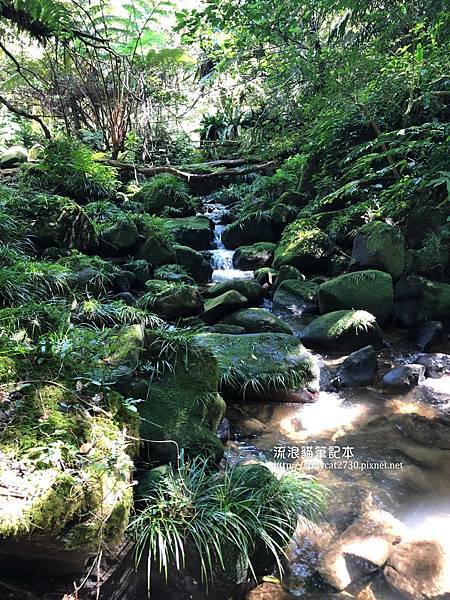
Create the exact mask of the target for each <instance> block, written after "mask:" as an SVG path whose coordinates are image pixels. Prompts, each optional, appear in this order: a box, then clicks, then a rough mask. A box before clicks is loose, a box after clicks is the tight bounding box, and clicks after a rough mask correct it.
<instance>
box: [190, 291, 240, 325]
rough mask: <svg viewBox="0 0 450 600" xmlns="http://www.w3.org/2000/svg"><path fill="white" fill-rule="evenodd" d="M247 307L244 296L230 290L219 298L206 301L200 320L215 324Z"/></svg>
mask: <svg viewBox="0 0 450 600" xmlns="http://www.w3.org/2000/svg"><path fill="white" fill-rule="evenodd" d="M247 305H248V301H247V298H246V297H245V296H243V295H242V294H240V293H239V292H236V291H235V290H230V291H228V292H225V293H223V294H221V295H220V296H216V297H215V298H210V299H209V300H206V302H205V310H204V311H203V313H202V315H201V318H202V319H203V321H205V323H209V324H212V323H216V322H217V321H219V320H220V319H222V318H223V317H224V316H225V315H227V314H229V313H230V312H233V311H235V310H236V309H238V308H242V307H244V306H247Z"/></svg>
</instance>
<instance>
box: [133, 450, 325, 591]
mask: <svg viewBox="0 0 450 600" xmlns="http://www.w3.org/2000/svg"><path fill="white" fill-rule="evenodd" d="M325 499H326V492H325V489H324V488H323V487H322V486H321V485H320V484H318V483H317V482H316V481H315V480H314V479H312V478H310V477H308V476H305V475H301V474H299V473H298V472H296V471H288V472H286V473H285V474H283V475H282V476H281V477H280V478H277V477H275V476H274V475H273V474H272V473H271V472H270V471H269V470H268V469H267V468H266V467H264V466H262V465H249V466H247V467H237V468H235V469H230V468H227V469H225V470H224V471H222V472H221V473H216V472H212V471H210V469H209V465H208V463H207V462H205V461H203V460H200V459H197V460H194V461H193V462H192V463H183V464H181V466H180V468H179V469H178V470H175V469H174V468H170V469H169V470H168V472H167V473H166V474H162V475H161V477H158V478H155V480H154V481H153V482H152V483H150V485H149V487H148V489H147V492H146V496H145V499H144V501H145V502H146V506H145V508H144V509H143V510H142V511H141V512H140V513H139V514H138V515H137V516H136V518H135V519H134V520H133V522H132V525H131V532H132V534H133V538H134V539H135V541H136V545H137V546H136V562H137V563H138V564H139V563H140V562H141V560H142V559H143V558H144V557H145V556H146V555H148V559H147V560H148V565H149V576H150V569H151V568H152V566H153V565H155V566H156V567H157V568H158V569H159V570H160V571H161V572H164V573H165V574H166V576H167V573H168V569H169V566H170V565H175V567H176V568H177V569H182V568H183V567H184V565H185V561H186V559H187V558H188V556H189V557H190V556H191V555H193V556H195V557H196V558H197V559H199V560H200V567H201V577H202V580H203V582H204V583H205V584H206V585H207V586H208V584H213V583H214V581H215V579H216V578H218V577H220V576H221V575H222V576H223V573H224V571H225V572H226V573H227V575H228V576H230V575H231V576H232V573H230V570H231V571H232V572H234V570H235V569H237V568H238V565H239V567H240V568H241V569H242V570H243V572H245V571H246V570H247V569H249V570H250V571H251V572H253V573H254V572H255V568H256V565H255V567H254V566H253V564H252V561H253V558H254V554H255V551H256V550H257V549H260V550H261V549H265V550H267V552H268V553H269V554H270V555H271V556H272V557H273V559H274V561H276V562H277V564H278V567H279V568H280V570H282V567H281V560H282V557H283V552H284V548H285V547H287V545H288V543H289V541H290V537H291V535H292V533H293V531H294V530H295V527H296V524H297V519H298V517H301V518H303V519H304V520H305V521H306V522H309V521H313V522H314V521H316V520H317V519H318V517H319V516H321V515H322V514H323V512H324V508H325V501H326V500H325ZM224 515H226V517H225V518H224Z"/></svg>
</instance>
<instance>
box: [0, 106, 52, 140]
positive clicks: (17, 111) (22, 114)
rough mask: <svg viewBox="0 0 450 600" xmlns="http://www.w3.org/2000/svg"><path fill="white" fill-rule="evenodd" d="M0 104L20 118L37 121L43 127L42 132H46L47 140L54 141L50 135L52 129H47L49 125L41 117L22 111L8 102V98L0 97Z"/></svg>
mask: <svg viewBox="0 0 450 600" xmlns="http://www.w3.org/2000/svg"><path fill="white" fill-rule="evenodd" d="M0 104H3V105H4V106H6V108H7V109H8V110H10V111H11V112H12V113H14V114H15V115H18V116H19V117H24V118H25V119H30V120H31V121H36V123H39V125H40V126H41V127H42V131H43V132H44V135H45V137H46V139H47V140H51V139H52V134H51V133H50V129H49V128H48V127H47V125H46V124H45V123H44V121H43V120H42V119H41V118H40V117H38V116H37V115H32V114H31V113H29V112H27V111H25V110H22V109H21V108H16V107H15V106H13V105H12V104H11V103H10V102H8V100H6V98H4V97H3V96H0Z"/></svg>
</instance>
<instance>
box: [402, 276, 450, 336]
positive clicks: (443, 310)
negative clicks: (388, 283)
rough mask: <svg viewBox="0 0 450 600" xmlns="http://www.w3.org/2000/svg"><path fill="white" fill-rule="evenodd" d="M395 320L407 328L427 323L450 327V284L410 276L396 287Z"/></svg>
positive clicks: (404, 278)
mask: <svg viewBox="0 0 450 600" xmlns="http://www.w3.org/2000/svg"><path fill="white" fill-rule="evenodd" d="M395 319H396V320H397V321H398V322H400V323H402V324H403V325H404V326H405V327H414V326H415V325H418V324H420V323H424V322H425V321H442V322H443V323H444V324H445V325H447V326H450V284H448V283H440V282H437V281H431V280H429V279H426V278H425V277H417V276H415V275H410V276H408V277H403V278H402V279H400V281H399V282H398V284H397V285H396V287H395Z"/></svg>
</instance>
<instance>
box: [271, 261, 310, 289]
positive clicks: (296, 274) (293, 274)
mask: <svg viewBox="0 0 450 600" xmlns="http://www.w3.org/2000/svg"><path fill="white" fill-rule="evenodd" d="M287 279H297V280H298V281H305V276H304V275H303V274H302V273H300V271H299V270H298V269H297V268H296V267H292V266H291V265H283V266H282V267H281V268H280V270H279V271H278V275H277V278H276V279H275V281H274V283H273V290H274V291H275V290H276V289H277V287H279V285H280V284H281V283H282V282H283V281H286V280H287Z"/></svg>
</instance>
